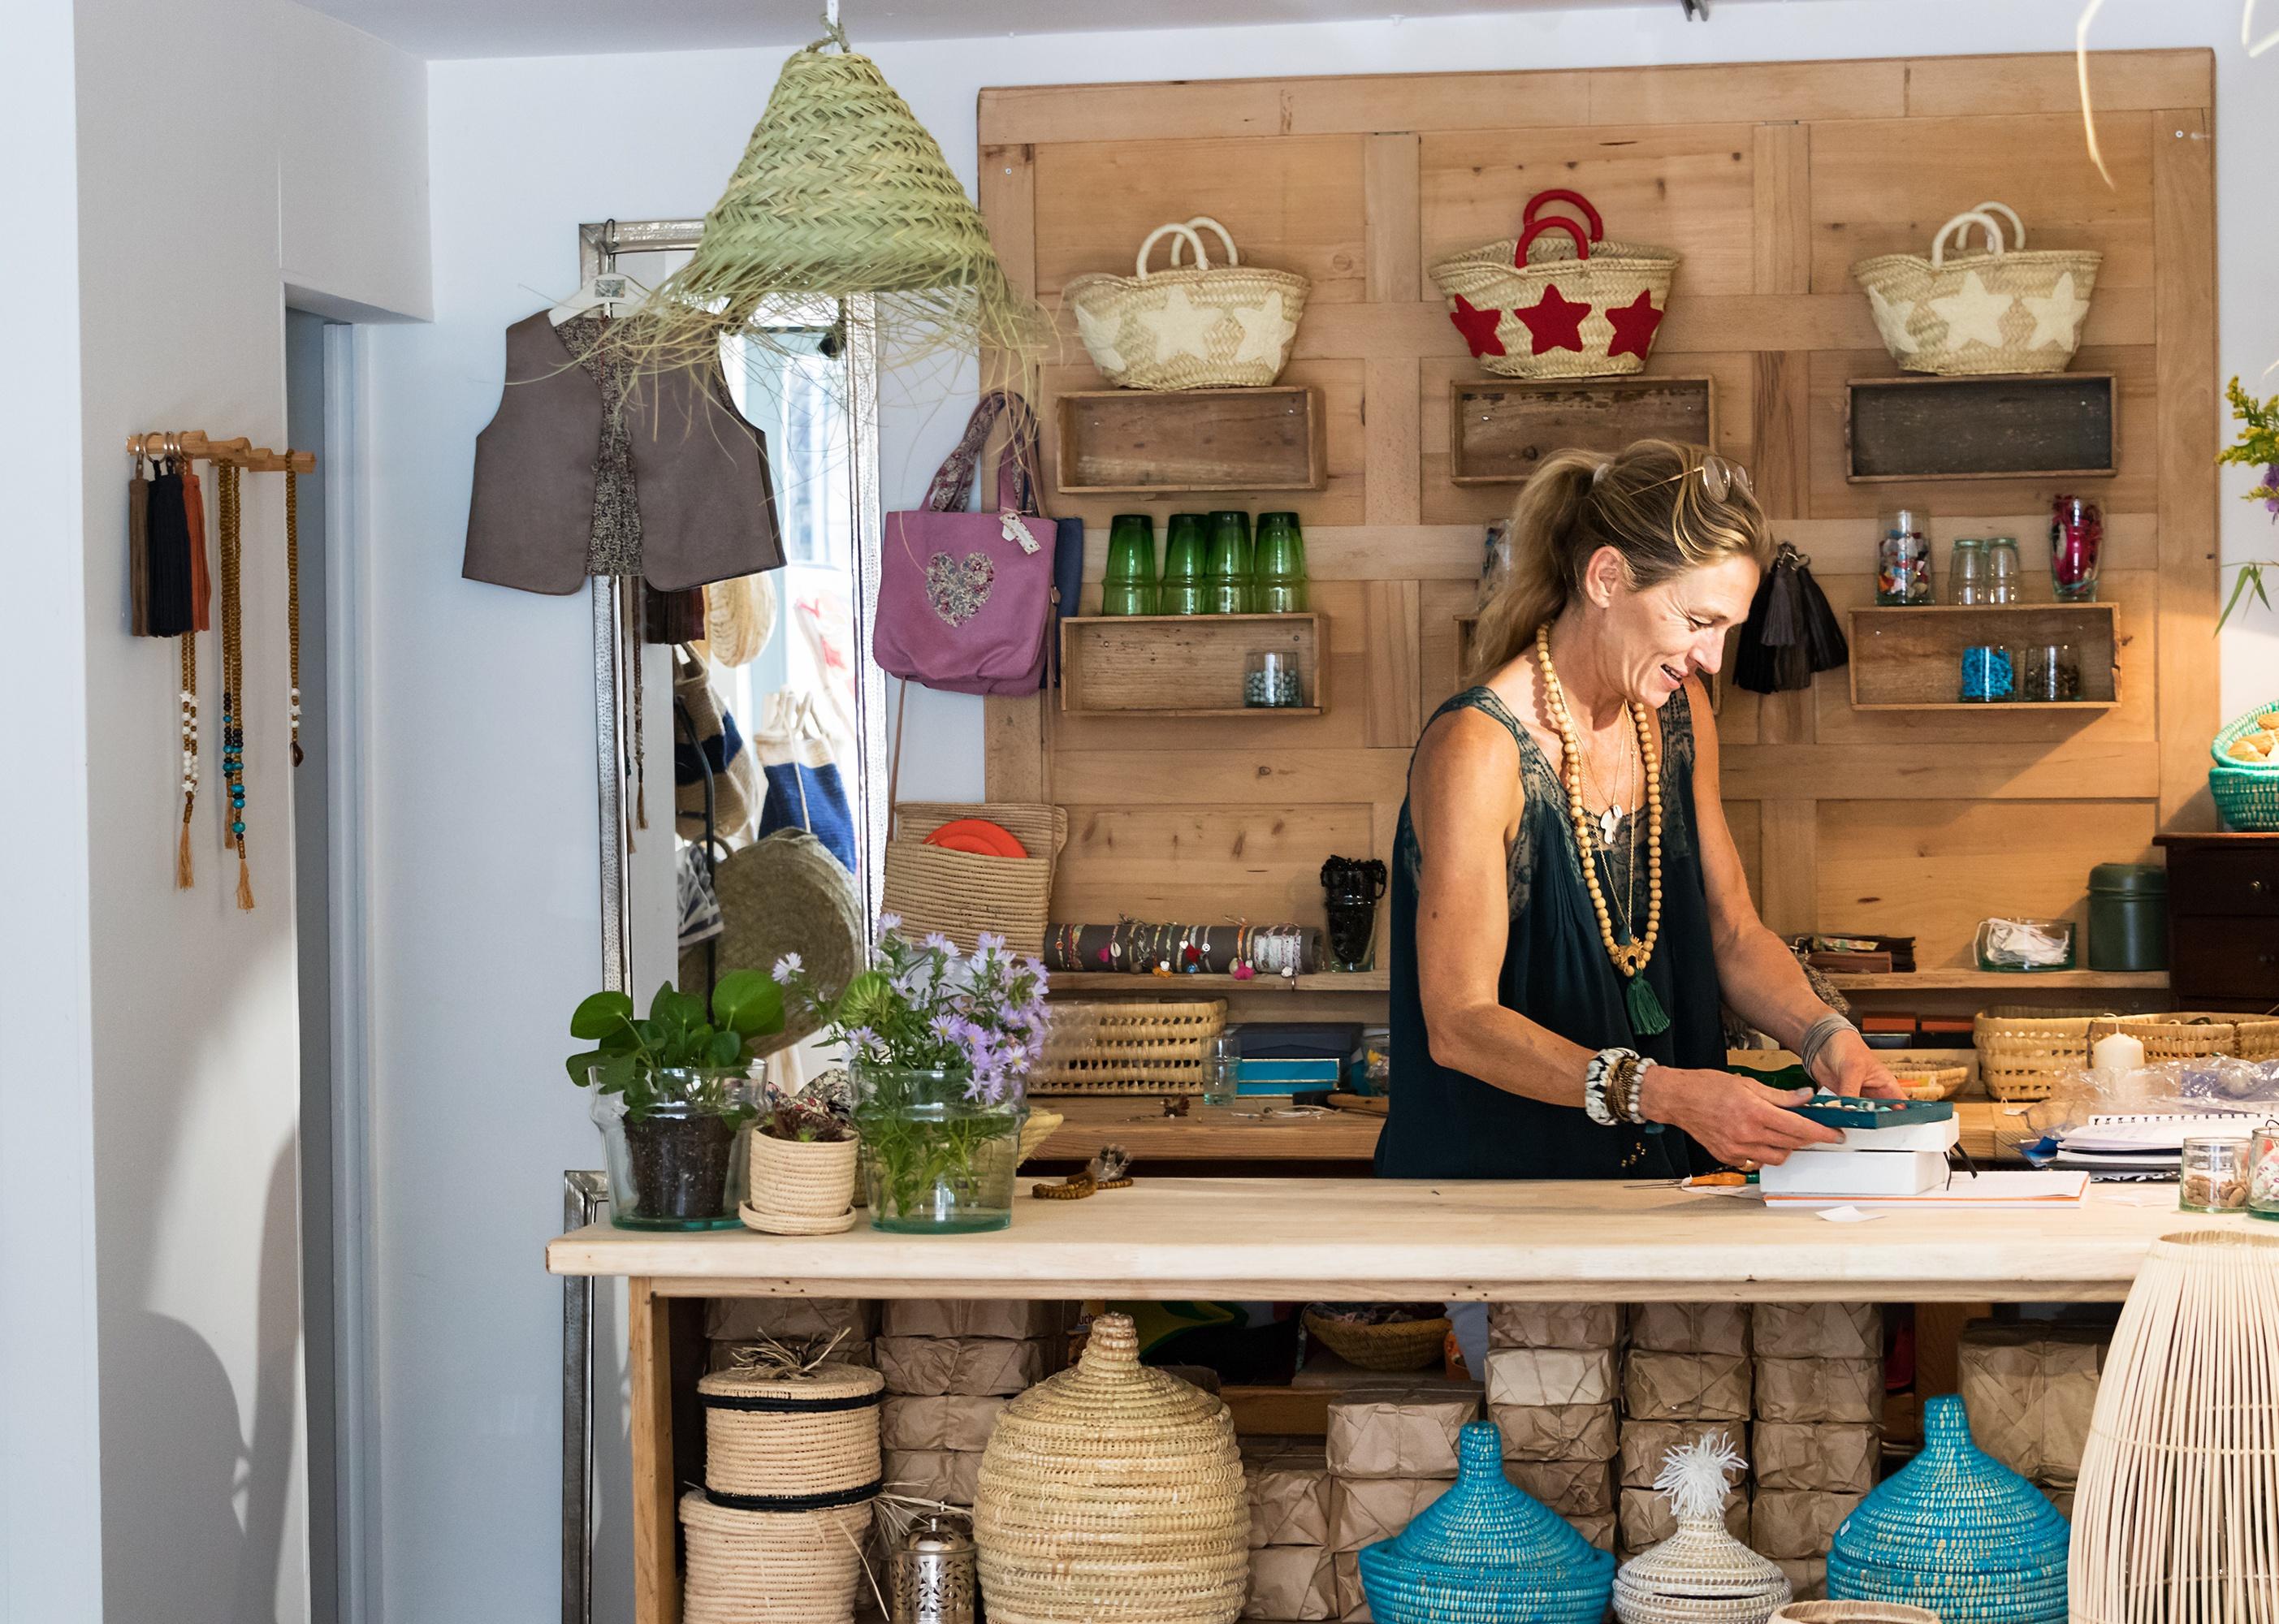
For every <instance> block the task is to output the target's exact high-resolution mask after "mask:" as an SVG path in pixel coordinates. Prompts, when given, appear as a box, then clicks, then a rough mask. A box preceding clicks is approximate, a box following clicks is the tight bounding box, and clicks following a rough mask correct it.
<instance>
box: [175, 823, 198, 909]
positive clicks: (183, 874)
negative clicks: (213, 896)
mask: <svg viewBox="0 0 2279 1624" xmlns="http://www.w3.org/2000/svg"><path fill="white" fill-rule="evenodd" d="M195 884H196V878H195V875H194V870H193V869H191V867H190V814H189V808H187V807H185V808H183V809H182V838H181V839H180V840H179V841H177V842H176V843H175V845H174V889H175V890H177V891H188V889H189V888H190V887H191V886H192V885H195Z"/></svg>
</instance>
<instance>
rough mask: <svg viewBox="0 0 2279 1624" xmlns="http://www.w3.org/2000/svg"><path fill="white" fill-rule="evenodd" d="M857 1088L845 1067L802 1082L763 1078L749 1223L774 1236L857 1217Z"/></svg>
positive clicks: (825, 1228)
mask: <svg viewBox="0 0 2279 1624" xmlns="http://www.w3.org/2000/svg"><path fill="white" fill-rule="evenodd" d="M861 1153H862V1146H861V1143H860V1141H859V1140H857V1139H856V1137H855V1090H854V1084H852V1082H851V1081H850V1080H849V1079H848V1076H847V1073H846V1071H845V1070H844V1069H833V1070H830V1071H826V1072H825V1073H823V1074H822V1075H821V1076H817V1077H816V1078H814V1079H813V1080H812V1081H810V1082H809V1083H806V1084H802V1085H801V1086H798V1087H793V1088H786V1087H784V1086H782V1085H781V1084H778V1083H777V1082H776V1081H775V1080H774V1079H773V1078H769V1079H767V1080H765V1081H764V1082H763V1083H762V1084H760V1118H759V1122H758V1123H757V1124H756V1127H755V1130H754V1132H753V1134H752V1162H751V1191H750V1196H749V1199H748V1200H747V1201H746V1203H745V1205H744V1209H743V1219H744V1222H746V1223H748V1224H749V1225H750V1226H751V1227H752V1228H753V1229H760V1230H764V1231H765V1232H767V1233H768V1234H771V1235H817V1234H825V1233H829V1232H830V1231H832V1230H835V1229H846V1228H848V1226H849V1225H851V1224H852V1223H853V1222H855V1173H856V1161H857V1158H858V1157H859V1156H860V1155H861Z"/></svg>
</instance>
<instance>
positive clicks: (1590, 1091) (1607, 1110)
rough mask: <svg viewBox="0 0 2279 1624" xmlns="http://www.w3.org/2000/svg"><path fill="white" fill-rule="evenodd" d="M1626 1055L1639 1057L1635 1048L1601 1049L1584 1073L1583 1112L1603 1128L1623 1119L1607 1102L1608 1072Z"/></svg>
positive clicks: (1634, 1057) (1633, 1057)
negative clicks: (1616, 1114)
mask: <svg viewBox="0 0 2279 1624" xmlns="http://www.w3.org/2000/svg"><path fill="white" fill-rule="evenodd" d="M1624 1055H1629V1056H1630V1057H1631V1058H1632V1059H1636V1058H1637V1054H1636V1052H1635V1051H1633V1050H1630V1049H1601V1050H1600V1051H1599V1052H1598V1053H1596V1054H1594V1055H1592V1057H1591V1069H1589V1070H1588V1071H1585V1073H1584V1074H1583V1114H1584V1115H1586V1116H1588V1117H1589V1118H1590V1119H1591V1120H1592V1122H1596V1123H1598V1124H1599V1126H1600V1127H1601V1128H1612V1127H1615V1125H1616V1124H1617V1123H1618V1122H1620V1120H1621V1119H1620V1118H1618V1117H1617V1116H1615V1112H1614V1108H1613V1107H1611V1106H1609V1105H1608V1103H1607V1074H1608V1072H1609V1071H1610V1070H1612V1069H1614V1064H1615V1061H1618V1060H1621V1059H1622V1058H1623V1056H1624Z"/></svg>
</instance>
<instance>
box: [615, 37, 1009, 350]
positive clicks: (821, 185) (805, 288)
mask: <svg viewBox="0 0 2279 1624" xmlns="http://www.w3.org/2000/svg"><path fill="white" fill-rule="evenodd" d="M837 9H838V7H837V4H836V0H833V6H832V11H833V13H835V12H836V11H837ZM825 26H826V27H827V28H828V29H829V32H828V33H827V34H825V37H824V38H823V39H820V40H817V42H815V43H813V44H811V45H809V46H807V47H805V48H804V49H803V50H800V51H799V52H797V53H796V54H795V55H794V56H793V57H792V58H791V60H789V61H788V62H787V63H785V64H784V68H783V73H782V74H781V75H780V76H779V78H778V79H777V80H776V86H775V89H774V91H773V93H772V94H771V95H770V96H769V97H768V104H767V109H766V111H764V112H763V113H762V114H761V115H760V121H759V123H758V124H757V125H756V126H754V128H753V130H752V138H751V141H750V142H749V143H748V145H747V146H746V148H745V149H744V157H743V161H742V162H741V163H740V164H738V165H736V172H735V173H734V174H733V175H732V176H730V177H729V180H728V188H727V190H726V191H725V192H723V193H722V194H721V195H720V200H719V202H717V203H714V204H713V205H712V210H711V212H710V213H709V214H707V215H706V216H705V217H704V234H703V237H702V240H701V241H699V242H698V244H697V248H696V252H695V254H694V257H692V258H690V260H689V261H688V263H687V264H685V265H683V266H682V267H681V268H680V269H679V270H678V271H676V272H673V274H672V275H671V276H670V277H668V278H667V279H666V280H665V281H664V284H663V285H662V286H661V287H659V288H658V289H657V290H656V294H655V295H652V296H651V298H650V299H649V301H648V304H647V305H645V306H644V307H643V310H642V319H641V322H640V323H638V324H628V326H629V327H637V328H640V329H645V331H641V332H639V333H638V336H635V337H633V338H630V339H629V341H630V342H633V343H634V344H637V345H638V346H639V347H640V348H641V350H642V351H643V352H644V354H645V356H648V358H651V359H655V360H661V361H662V362H664V363H665V364H699V365H701V364H709V363H710V360H711V359H712V357H713V356H714V355H715V354H717V345H718V341H719V339H720V337H721V336H722V335H723V334H724V333H749V332H750V331H754V330H750V329H749V328H748V324H749V323H750V322H751V320H752V318H753V317H754V316H755V315H756V314H757V313H758V312H759V311H760V310H762V309H763V307H764V306H767V305H769V304H771V303H775V302H779V301H781V300H784V299H786V298H809V299H814V298H827V299H846V298H848V297H852V296H856V295H878V305H877V310H878V322H879V345H880V348H881V350H882V352H884V353H886V354H888V355H890V356H893V357H894V360H895V362H896V363H897V364H906V363H907V362H908V361H909V360H910V359H911V358H913V357H915V356H924V355H927V354H931V353H936V352H939V351H941V350H945V349H949V350H958V351H966V352H970V351H972V350H974V349H977V348H978V349H981V350H983V351H984V352H988V351H997V352H1001V353H1009V354H1010V355H1013V356H1018V357H1020V358H1021V359H1022V360H1023V362H1024V364H1028V363H1032V361H1033V359H1034V357H1035V356H1037V355H1039V354H1040V353H1041V351H1042V349H1043V344H1044V340H1045V337H1046V334H1047V333H1048V332H1049V330H1050V324H1049V322H1048V320H1047V318H1046V317H1045V315H1044V313H1043V312H1042V311H1041V310H1039V309H1038V308H1037V306H1036V304H1035V303H1034V302H1033V301H1032V300H1030V299H1028V298H1026V297H1025V296H1024V295H1021V294H1019V293H1017V291H1015V289H1014V288H1013V287H1012V285H1011V284H1010V283H1009V282H1008V281H1007V280H1006V277H1005V272H1004V268H1003V266H1002V265H1001V264H999V263H998V259H997V254H996V250H995V249H993V248H992V247H991V246H990V242H989V229H988V227H987V226H986V225H984V224H983V223H982V219H981V214H980V211H978V210H977V209H976V208H975V207H974V206H973V203H972V202H971V200H970V199H969V198H968V197H967V196H966V195H965V188H963V187H962V186H960V185H959V184H958V181H957V177H956V176H955V174H953V173H952V172H950V167H949V165H948V162H947V161H946V160H945V159H944V158H943V157H942V155H941V148H940V146H939V145H937V144H936V143H935V142H934V138H933V137H932V135H931V134H928V133H927V132H926V128H925V126H924V125H922V124H920V123H919V122H918V120H917V116H916V115H915V114H913V113H912V112H911V111H910V110H909V104H908V103H905V102H904V101H903V100H902V97H901V96H898V95H896V94H895V93H894V87H893V86H891V85H889V84H888V83H887V82H886V76H885V75H884V74H882V73H879V66H878V64H876V63H875V62H873V61H871V58H870V57H865V56H862V55H860V54H858V53H856V51H854V50H850V49H849V48H848V43H847V36H846V34H845V33H844V32H842V31H841V30H840V27H839V24H838V21H837V19H836V17H835V15H833V16H832V17H830V18H828V19H826V25H825ZM834 46H835V47H836V48H837V49H836V50H833V49H832V48H833V47H834Z"/></svg>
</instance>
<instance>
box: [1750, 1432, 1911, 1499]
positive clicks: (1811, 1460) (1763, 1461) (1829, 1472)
mask: <svg viewBox="0 0 2279 1624" xmlns="http://www.w3.org/2000/svg"><path fill="white" fill-rule="evenodd" d="M1755 1451H1756V1452H1755V1453H1754V1454H1753V1455H1751V1456H1750V1457H1749V1460H1750V1464H1751V1465H1752V1466H1753V1467H1755V1469H1756V1476H1757V1487H1758V1488H1760V1489H1817V1490H1821V1491H1822V1492H1823V1493H1837V1494H1865V1493H1867V1492H1868V1490H1870V1489H1873V1488H1874V1487H1875V1486H1876V1467H1877V1465H1878V1464H1879V1463H1880V1462H1881V1460H1882V1459H1883V1452H1884V1444H1883V1434H1882V1432H1881V1431H1880V1430H1879V1429H1876V1428H1874V1427H1842V1426H1826V1427H1815V1426H1811V1425H1807V1424H1804V1423H1800V1422H1797V1421H1759V1422H1758V1423H1757V1430H1756V1444H1755Z"/></svg>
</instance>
